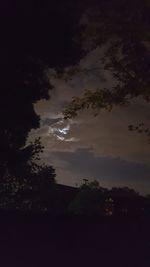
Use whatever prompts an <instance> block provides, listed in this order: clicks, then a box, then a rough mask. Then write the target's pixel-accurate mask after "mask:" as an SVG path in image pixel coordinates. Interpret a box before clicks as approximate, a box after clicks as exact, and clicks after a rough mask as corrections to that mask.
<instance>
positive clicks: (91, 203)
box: [69, 180, 105, 215]
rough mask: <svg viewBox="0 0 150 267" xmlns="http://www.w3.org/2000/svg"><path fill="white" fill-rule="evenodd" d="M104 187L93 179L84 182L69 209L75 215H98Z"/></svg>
mask: <svg viewBox="0 0 150 267" xmlns="http://www.w3.org/2000/svg"><path fill="white" fill-rule="evenodd" d="M104 193H105V189H103V188H101V187H100V186H99V183H98V182H97V181H96V180H95V181H92V182H89V183H86V184H85V183H84V184H83V185H82V186H81V187H80V189H79V192H78V193H77V195H76V197H75V199H74V200H73V201H72V203H71V204H70V205H69V211H70V212H71V213H73V214H75V215H100V214H101V211H102V210H101V209H102V205H103V201H104Z"/></svg>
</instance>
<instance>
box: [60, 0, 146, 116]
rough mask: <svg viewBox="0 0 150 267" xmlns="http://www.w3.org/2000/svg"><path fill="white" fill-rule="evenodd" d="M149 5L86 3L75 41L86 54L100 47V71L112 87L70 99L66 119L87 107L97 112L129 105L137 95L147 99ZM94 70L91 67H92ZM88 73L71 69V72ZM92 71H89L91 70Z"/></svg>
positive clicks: (115, 0)
mask: <svg viewBox="0 0 150 267" xmlns="http://www.w3.org/2000/svg"><path fill="white" fill-rule="evenodd" d="M149 13H150V2H149V1H147V0H144V1H137V0H130V1H129V0H127V1H126V0H123V1H118V0H111V1H108V0H107V1H88V4H87V5H86V10H85V13H84V17H85V19H84V22H83V23H82V25H81V34H80V36H79V38H78V42H79V43H80V44H81V45H82V47H83V48H85V50H86V52H87V53H88V52H89V51H91V50H92V49H95V48H96V47H102V48H103V50H104V54H103V56H102V57H101V58H98V60H100V61H101V62H102V63H103V68H104V69H106V70H108V71H110V72H111V73H112V75H113V79H114V81H115V85H113V86H112V88H102V87H101V85H100V88H98V89H97V90H96V91H94V92H93V91H85V93H84V94H83V95H82V96H81V97H74V98H73V101H72V103H71V104H70V105H69V106H68V108H67V109H66V110H65V112H64V115H65V117H66V118H68V117H74V116H76V115H77V112H78V111H79V110H82V109H85V108H89V107H91V108H92V109H94V110H95V111H96V114H97V112H99V110H101V109H107V110H109V111H110V110H111V109H112V107H113V106H114V105H121V106H122V105H124V104H127V103H130V102H131V100H132V99H133V98H135V97H137V96H142V97H143V98H144V99H145V100H147V101H148V100H149V98H150V75H149V74H150V42H149V28H150V18H149ZM93 70H94V68H93ZM78 71H79V72H80V71H87V72H88V73H89V71H90V70H86V69H85V70H83V69H80V67H79V66H75V67H74V69H73V68H72V69H71V70H70V73H69V74H70V77H72V75H71V72H72V73H74V72H78ZM91 72H92V69H91Z"/></svg>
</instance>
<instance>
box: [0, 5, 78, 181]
mask: <svg viewBox="0 0 150 267" xmlns="http://www.w3.org/2000/svg"><path fill="white" fill-rule="evenodd" d="M74 8H77V6H74ZM76 11H77V12H76V13H75V14H74V13H73V6H72V4H69V1H65V2H63V3H62V2H61V1H51V2H49V1H36V2H35V1H32V0H31V1H30V3H29V4H28V3H27V2H26V1H23V2H19V1H17V0H16V1H13V2H12V1H11V0H9V1H3V2H2V4H1V10H0V17H1V18H0V31H1V44H0V47H1V51H0V59H1V60H0V72H1V81H0V87H1V90H0V179H1V180H3V182H4V179H6V180H7V182H8V180H9V182H10V181H11V179H10V178H12V183H13V181H16V178H18V179H20V178H22V179H24V178H26V179H27V177H31V176H33V174H34V176H35V175H36V177H37V173H38V172H40V173H39V174H38V175H41V172H42V170H41V168H43V171H45V170H46V172H47V173H49V175H50V177H51V178H52V180H53V179H54V177H55V175H54V170H53V168H52V167H50V169H45V167H41V165H40V166H38V164H37V157H39V153H40V152H41V151H42V146H41V144H40V140H39V139H38V140H35V141H34V142H33V143H32V144H26V141H27V138H28V134H29V132H30V130H31V129H32V128H34V129H35V128H37V127H39V125H40V124H39V122H40V117H39V116H38V115H37V114H36V112H35V110H34V103H36V102H37V101H38V100H40V99H43V98H44V99H48V98H49V90H50V89H52V86H51V85H50V83H49V78H48V76H47V70H48V68H49V67H55V68H57V69H58V68H60V67H62V66H63V67H64V66H66V65H69V64H72V63H75V62H76V60H77V55H80V53H79V51H80V50H81V49H80V48H79V46H78V45H76V44H75V43H74V42H73V41H72V37H73V36H74V33H75V31H76V30H77V29H76V25H77V23H76V20H77V19H78V16H79V12H78V8H77V10H76ZM73 14H74V15H73ZM73 55H74V56H73ZM35 162H36V163H35ZM46 168H47V167H46ZM25 176H26V177H25ZM13 177H14V178H13ZM13 179H14V180H13ZM7 182H6V183H7ZM10 186H11V185H10Z"/></svg>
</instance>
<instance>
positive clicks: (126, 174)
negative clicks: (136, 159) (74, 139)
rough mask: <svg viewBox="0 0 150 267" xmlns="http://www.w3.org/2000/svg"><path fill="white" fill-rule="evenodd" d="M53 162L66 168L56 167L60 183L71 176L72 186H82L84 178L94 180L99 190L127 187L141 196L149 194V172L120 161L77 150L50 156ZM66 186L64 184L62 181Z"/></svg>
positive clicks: (89, 150)
mask: <svg viewBox="0 0 150 267" xmlns="http://www.w3.org/2000/svg"><path fill="white" fill-rule="evenodd" d="M52 156H53V162H54V163H55V162H57V161H59V162H61V160H62V162H65V163H67V164H66V165H63V164H62V165H61V167H59V168H58V167H57V170H58V173H59V177H58V178H59V179H62V178H61V175H63V176H64V173H66V172H67V173H68V174H69V175H70V177H73V176H74V179H71V180H70V183H69V184H71V183H72V182H73V183H75V182H78V183H81V181H82V179H83V178H88V179H89V180H91V179H97V180H99V181H100V183H101V185H102V186H106V187H111V186H116V185H117V186H130V187H133V188H135V189H136V190H137V191H139V190H141V186H142V188H143V192H142V193H148V192H149V188H147V186H148V185H149V186H150V168H149V167H147V166H146V165H144V164H137V163H133V162H129V161H125V160H122V159H120V158H112V157H102V156H101V157H98V156H95V155H94V153H93V151H92V150H91V149H78V150H77V151H76V152H58V151H56V152H53V153H52ZM66 167H67V168H66ZM64 182H65V180H64Z"/></svg>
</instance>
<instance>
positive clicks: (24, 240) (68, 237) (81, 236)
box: [0, 214, 150, 267]
mask: <svg viewBox="0 0 150 267" xmlns="http://www.w3.org/2000/svg"><path fill="white" fill-rule="evenodd" d="M0 266H2V267H6V266H7V267H9V266H11V267H18V266H19V267H39V266H41V267H46V266H70V267H72V266H102V267H104V266H115V267H116V266H119V267H124V266H125V267H128V266H132V267H134V266H136V267H137V266H139V267H145V266H147V267H149V266H150V219H149V218H138V217H137V218H118V219H117V218H115V219H114V218H113V219H112V218H79V217H78V218H75V217H74V218H69V217H62V216H61V217H57V218H56V217H55V218H54V217H53V218H50V217H47V216H39V215H34V216H31V215H28V216H26V215H21V216H20V215H19V216H18V215H17V216H14V215H10V214H9V216H8V215H1V216H0Z"/></svg>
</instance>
